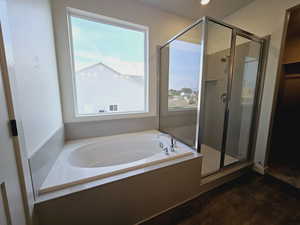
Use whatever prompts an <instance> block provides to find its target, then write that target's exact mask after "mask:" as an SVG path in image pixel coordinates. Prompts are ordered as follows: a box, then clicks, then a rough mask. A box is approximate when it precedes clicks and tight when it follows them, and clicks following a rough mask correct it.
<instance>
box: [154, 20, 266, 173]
mask: <svg viewBox="0 0 300 225" xmlns="http://www.w3.org/2000/svg"><path fill="white" fill-rule="evenodd" d="M264 44H265V39H264V38H259V37H256V36H255V35H253V34H250V33H248V32H246V31H244V30H241V29H239V28H236V27H234V26H231V25H228V24H225V23H223V22H220V21H217V20H215V19H212V18H208V17H204V18H202V19H200V20H198V21H197V22H195V23H194V24H192V25H191V26H189V27H188V28H187V29H185V30H184V31H182V32H181V33H180V34H178V35H177V36H175V37H174V38H173V39H171V40H170V41H168V42H167V43H166V44H165V45H164V46H162V47H161V48H160V95H159V96H160V121H159V129H160V130H161V131H163V132H166V133H169V134H170V135H172V136H174V137H175V138H177V139H178V140H181V141H182V142H184V143H186V144H188V145H190V146H192V147H194V148H195V149H196V150H197V151H199V152H201V153H202V154H203V156H204V157H203V165H202V175H203V176H205V175H209V174H212V173H215V172H217V171H219V170H220V169H222V168H224V167H228V166H230V165H233V164H237V163H241V162H246V161H248V160H250V159H251V152H252V151H251V149H252V147H253V146H252V145H253V143H254V140H255V129H256V125H257V119H258V108H259V107H258V106H259V96H260V93H261V90H262V82H261V81H262V64H263V48H264Z"/></svg>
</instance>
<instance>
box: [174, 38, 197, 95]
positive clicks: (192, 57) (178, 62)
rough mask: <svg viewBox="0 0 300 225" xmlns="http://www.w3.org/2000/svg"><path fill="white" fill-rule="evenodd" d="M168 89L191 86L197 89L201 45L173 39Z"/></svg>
mask: <svg viewBox="0 0 300 225" xmlns="http://www.w3.org/2000/svg"><path fill="white" fill-rule="evenodd" d="M169 49H170V54H169V55H170V59H169V73H170V74H169V89H175V90H181V88H191V89H192V90H194V91H196V90H198V85H199V83H198V81H199V79H198V78H199V72H200V59H201V45H200V44H195V43H191V42H186V41H182V40H174V41H173V42H171V44H170V46H169Z"/></svg>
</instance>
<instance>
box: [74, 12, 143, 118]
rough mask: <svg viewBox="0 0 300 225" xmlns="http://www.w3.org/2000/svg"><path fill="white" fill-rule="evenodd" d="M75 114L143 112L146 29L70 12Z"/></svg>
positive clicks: (113, 20)
mask: <svg viewBox="0 0 300 225" xmlns="http://www.w3.org/2000/svg"><path fill="white" fill-rule="evenodd" d="M69 25H70V40H71V46H72V49H71V50H72V60H73V80H74V89H75V90H74V100H75V101H74V102H75V112H76V114H77V115H78V116H84V115H107V114H109V115H111V114H120V113H121V114H123V113H125V114H127V113H143V112H147V111H148V47H147V46H148V29H147V28H146V27H143V26H140V25H134V24H130V23H127V22H123V21H119V20H115V19H110V18H106V17H100V16H99V17H97V18H96V17H89V16H86V15H85V16H83V15H78V14H75V13H73V12H70V13H69Z"/></svg>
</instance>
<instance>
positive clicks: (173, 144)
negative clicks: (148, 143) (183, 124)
mask: <svg viewBox="0 0 300 225" xmlns="http://www.w3.org/2000/svg"><path fill="white" fill-rule="evenodd" d="M160 136H166V137H169V138H170V140H171V143H170V151H171V152H175V148H176V139H175V138H174V137H173V136H172V135H170V134H167V133H159V134H158V138H160ZM159 147H160V148H162V149H163V151H165V152H166V154H167V155H168V154H169V148H168V147H165V146H164V144H163V143H162V142H161V141H160V142H159Z"/></svg>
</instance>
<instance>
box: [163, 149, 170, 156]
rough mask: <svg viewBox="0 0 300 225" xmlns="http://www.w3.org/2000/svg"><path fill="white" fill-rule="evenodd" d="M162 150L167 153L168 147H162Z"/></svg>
mask: <svg viewBox="0 0 300 225" xmlns="http://www.w3.org/2000/svg"><path fill="white" fill-rule="evenodd" d="M163 151H164V152H165V153H166V155H169V149H168V147H165V148H163Z"/></svg>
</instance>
